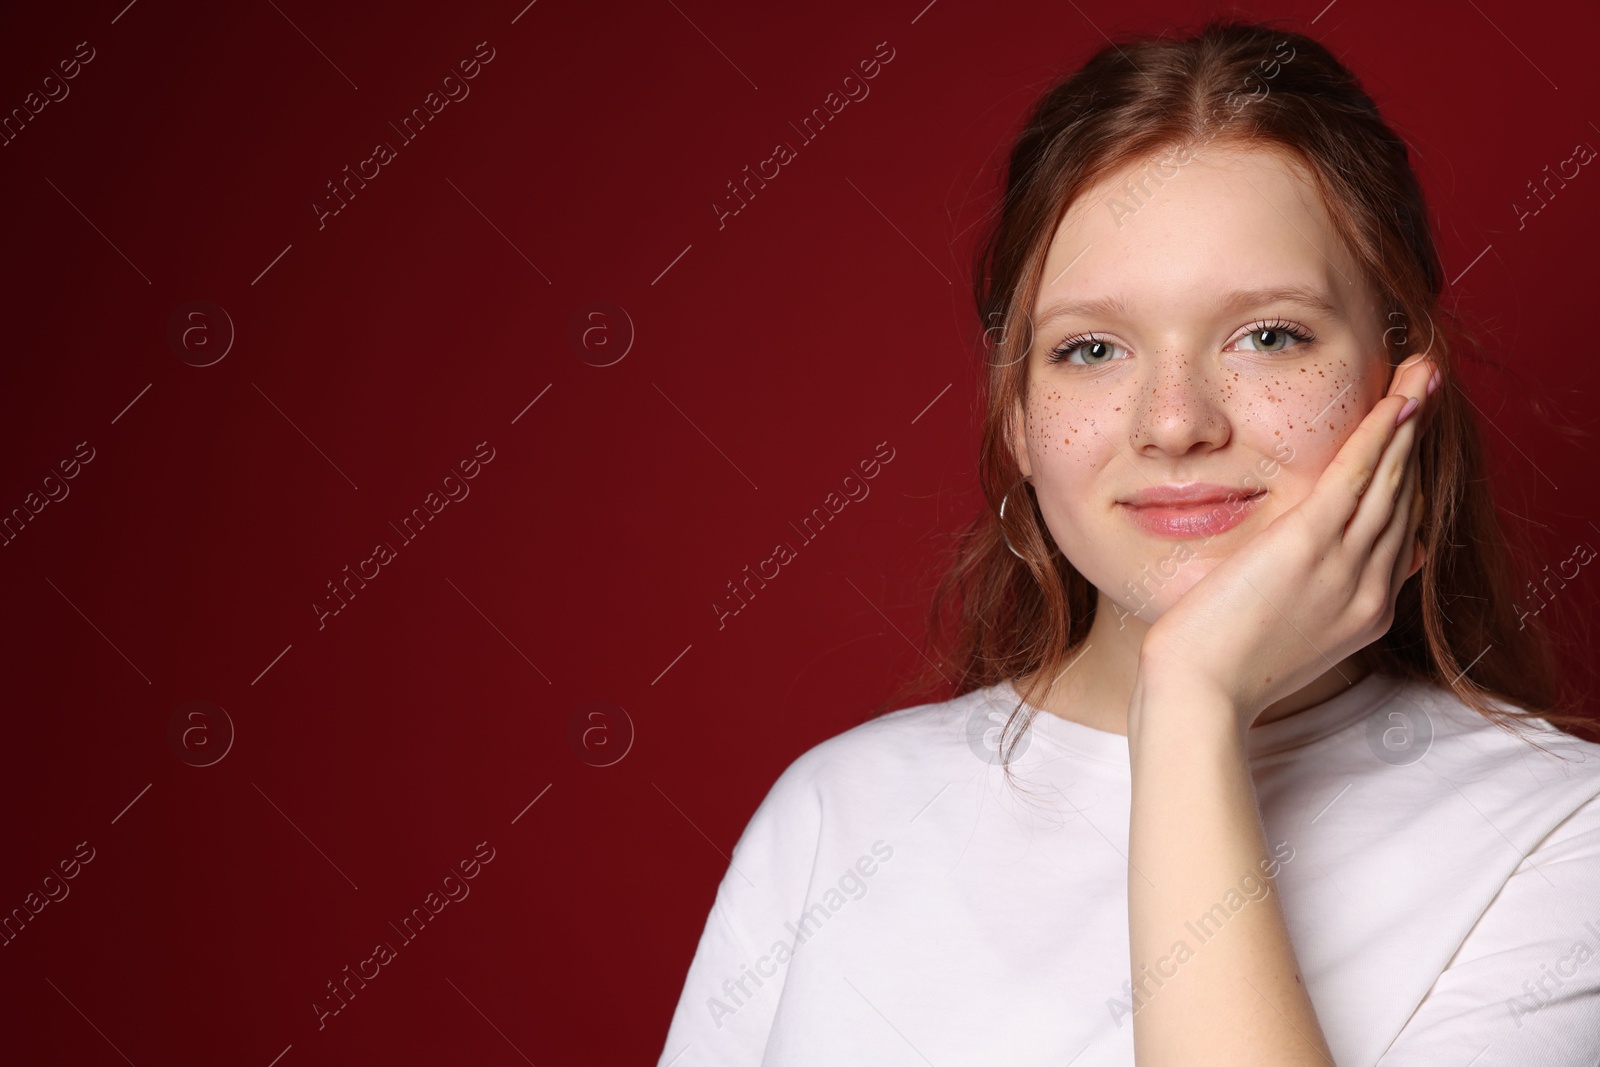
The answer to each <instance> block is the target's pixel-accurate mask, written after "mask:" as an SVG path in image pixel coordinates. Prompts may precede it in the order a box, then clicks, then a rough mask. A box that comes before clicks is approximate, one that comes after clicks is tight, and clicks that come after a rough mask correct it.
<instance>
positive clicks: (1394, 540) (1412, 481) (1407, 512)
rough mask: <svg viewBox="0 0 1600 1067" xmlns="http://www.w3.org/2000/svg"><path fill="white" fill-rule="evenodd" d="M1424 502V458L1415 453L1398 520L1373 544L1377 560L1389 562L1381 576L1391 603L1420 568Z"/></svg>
mask: <svg viewBox="0 0 1600 1067" xmlns="http://www.w3.org/2000/svg"><path fill="white" fill-rule="evenodd" d="M1422 504H1423V501H1422V461H1421V460H1420V459H1418V458H1417V457H1416V456H1414V455H1413V456H1412V458H1411V460H1410V461H1409V462H1408V463H1407V464H1406V477H1405V482H1404V484H1403V485H1401V487H1400V502H1399V503H1398V505H1397V506H1396V509H1395V516H1394V521H1393V522H1392V523H1391V524H1390V525H1389V526H1388V527H1386V528H1385V529H1384V531H1383V533H1382V534H1380V535H1379V537H1378V541H1377V544H1376V545H1375V546H1374V548H1373V561H1374V563H1375V564H1377V563H1378V562H1379V561H1380V560H1381V561H1386V562H1387V566H1384V567H1383V568H1382V578H1381V579H1380V580H1381V581H1382V582H1384V586H1383V588H1384V590H1385V592H1386V593H1387V594H1388V596H1389V601H1388V602H1389V604H1390V605H1391V606H1392V605H1393V604H1394V601H1395V598H1396V597H1398V596H1399V594H1400V587H1401V586H1402V585H1404V584H1405V582H1406V580H1407V579H1408V578H1410V577H1411V575H1412V574H1414V573H1415V572H1416V562H1417V561H1416V555H1417V552H1416V546H1417V528H1418V526H1419V525H1420V523H1421V520H1422V511H1423V506H1422Z"/></svg>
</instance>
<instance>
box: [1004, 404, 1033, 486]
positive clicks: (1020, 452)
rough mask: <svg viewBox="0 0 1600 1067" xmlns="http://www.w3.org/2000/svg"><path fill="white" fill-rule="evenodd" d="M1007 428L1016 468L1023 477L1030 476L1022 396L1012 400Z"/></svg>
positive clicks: (1026, 425)
mask: <svg viewBox="0 0 1600 1067" xmlns="http://www.w3.org/2000/svg"><path fill="white" fill-rule="evenodd" d="M1007 430H1008V434H1009V437H1010V441H1011V455H1012V457H1013V458H1014V459H1015V460H1016V461H1017V468H1018V469H1019V470H1020V471H1021V472H1022V476H1023V477H1024V478H1031V477H1032V476H1033V463H1032V462H1031V458H1030V457H1029V455H1028V423H1027V419H1026V417H1025V415H1024V413H1023V398H1022V397H1021V396H1018V397H1017V398H1016V400H1014V401H1012V404H1011V414H1010V418H1009V419H1008V421H1007Z"/></svg>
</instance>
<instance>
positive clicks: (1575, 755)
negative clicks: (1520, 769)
mask: <svg viewBox="0 0 1600 1067" xmlns="http://www.w3.org/2000/svg"><path fill="white" fill-rule="evenodd" d="M1487 703H1488V704H1489V705H1490V706H1491V707H1492V708H1495V709H1496V710H1498V711H1499V712H1501V713H1503V714H1504V715H1505V716H1506V721H1505V722H1504V723H1503V724H1502V723H1497V722H1494V721H1491V720H1490V719H1488V718H1486V717H1485V716H1483V715H1480V714H1479V713H1478V712H1477V711H1475V710H1474V709H1473V708H1472V707H1471V706H1470V705H1469V704H1467V703H1466V701H1464V700H1462V699H1461V698H1460V697H1459V696H1457V695H1456V694H1455V693H1454V692H1453V691H1452V690H1450V689H1447V688H1445V687H1443V686H1439V685H1434V684H1431V683H1427V682H1420V681H1414V680H1406V681H1402V682H1401V683H1400V684H1399V685H1398V687H1397V688H1396V689H1395V691H1394V695H1393V697H1392V698H1391V700H1390V710H1391V711H1393V710H1394V709H1395V708H1396V707H1398V708H1399V709H1400V710H1401V711H1402V712H1407V711H1416V712H1420V716H1418V717H1416V718H1415V719H1414V725H1415V727H1416V728H1417V729H1419V730H1421V731H1423V732H1424V733H1425V734H1427V735H1428V737H1429V738H1431V744H1432V745H1442V746H1444V747H1446V748H1447V749H1449V750H1450V751H1452V752H1454V753H1455V754H1457V755H1458V756H1459V757H1461V758H1467V759H1472V760H1475V761H1477V762H1479V763H1481V764H1482V765H1483V766H1484V767H1485V769H1488V768H1491V767H1504V766H1508V765H1512V764H1520V763H1528V762H1529V761H1531V765H1532V766H1537V767H1540V768H1547V769H1549V770H1551V771H1553V772H1554V773H1557V774H1560V775H1561V776H1563V777H1569V776H1578V777H1582V778H1586V779H1591V780H1595V781H1596V782H1597V783H1600V744H1597V743H1595V742H1593V741H1587V740H1584V739H1583V738H1581V737H1577V736H1575V735H1573V734H1569V733H1567V732H1565V731H1564V730H1560V729H1557V728H1556V727H1555V726H1552V725H1551V724H1550V723H1549V722H1547V721H1545V720H1544V719H1542V718H1539V717H1538V716H1537V715H1535V714H1533V713H1530V712H1529V711H1528V710H1527V709H1524V708H1521V707H1519V706H1517V705H1516V704H1513V703H1511V702H1509V701H1506V700H1502V699H1498V698H1489V699H1488V700H1487ZM1419 740H1427V738H1419Z"/></svg>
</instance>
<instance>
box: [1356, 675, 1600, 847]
mask: <svg viewBox="0 0 1600 1067" xmlns="http://www.w3.org/2000/svg"><path fill="white" fill-rule="evenodd" d="M1488 703H1489V704H1490V705H1491V706H1492V707H1494V708H1496V709H1497V710H1499V711H1501V712H1503V713H1506V714H1508V715H1513V716H1517V717H1516V718H1514V719H1510V720H1508V721H1507V722H1506V723H1505V724H1501V723H1497V722H1494V721H1491V720H1490V719H1488V718H1486V717H1485V716H1483V715H1480V714H1479V713H1478V712H1477V711H1475V710H1473V708H1472V707H1471V706H1470V705H1468V704H1467V703H1466V702H1465V701H1463V700H1462V699H1461V698H1460V697H1458V696H1457V695H1456V694H1455V693H1454V692H1452V691H1451V690H1449V689H1446V688H1443V687H1441V686H1437V685H1432V684H1428V683H1425V682H1418V681H1405V682H1403V683H1402V684H1401V685H1400V686H1398V687H1397V688H1396V690H1395V692H1394V695H1393V696H1392V698H1391V699H1390V701H1389V702H1388V703H1387V704H1386V705H1385V706H1384V708H1381V709H1380V712H1381V713H1384V714H1388V715H1393V714H1395V713H1397V712H1398V713H1399V714H1400V716H1401V717H1402V718H1403V719H1405V720H1406V728H1407V729H1410V730H1414V731H1415V733H1416V736H1415V738H1414V741H1415V746H1416V752H1415V755H1414V758H1407V759H1405V760H1402V761H1400V762H1399V764H1398V769H1399V770H1401V771H1403V772H1410V774H1409V775H1402V776H1398V777H1409V779H1410V780H1411V783H1412V789H1413V790H1414V791H1418V792H1420V793H1425V794H1427V795H1429V796H1434V797H1436V798H1437V799H1438V801H1439V802H1440V803H1447V804H1451V805H1458V804H1461V803H1462V802H1465V803H1466V805H1468V806H1469V807H1470V809H1471V811H1472V813H1473V814H1472V820H1473V821H1482V820H1487V821H1488V822H1489V823H1490V824H1491V825H1492V826H1495V827H1498V828H1500V830H1501V831H1503V832H1504V833H1505V834H1508V835H1510V839H1511V840H1514V841H1517V842H1518V843H1520V844H1521V845H1522V846H1523V847H1525V848H1532V847H1534V846H1535V845H1536V844H1537V843H1538V841H1540V840H1542V839H1543V837H1544V836H1545V835H1546V834H1548V833H1549V832H1550V831H1551V830H1553V829H1554V828H1555V827H1556V826H1557V825H1558V824H1561V823H1563V822H1565V821H1567V820H1568V819H1569V817H1570V818H1571V819H1572V823H1570V824H1569V825H1568V826H1567V827H1566V831H1565V832H1572V831H1574V830H1577V829H1579V827H1580V824H1586V825H1589V826H1595V827H1600V805H1597V804H1592V803H1589V802H1590V801H1591V800H1593V799H1594V798H1595V797H1596V796H1600V744H1596V743H1595V742H1592V741H1587V740H1584V739H1583V738H1581V737H1577V736H1575V735H1573V734H1569V733H1567V732H1565V731H1563V730H1559V729H1557V728H1556V727H1554V726H1552V725H1551V724H1550V723H1548V722H1547V721H1545V720H1544V719H1542V718H1538V717H1537V716H1534V715H1532V714H1529V713H1528V712H1527V711H1526V709H1523V708H1520V707H1518V706H1516V705H1515V704H1512V703H1509V702H1506V701H1503V700H1499V699H1491V700H1489V701H1488ZM1397 721H1398V720H1397ZM1368 728H1369V734H1368V741H1369V742H1371V741H1372V740H1373V738H1374V734H1373V732H1372V731H1373V724H1371V723H1369V724H1368ZM1374 750H1375V751H1376V749H1374ZM1390 769H1396V768H1390ZM1388 777H1389V780H1391V781H1394V780H1395V779H1396V777H1397V776H1393V775H1390V776H1388Z"/></svg>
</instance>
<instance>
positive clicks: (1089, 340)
mask: <svg viewBox="0 0 1600 1067" xmlns="http://www.w3.org/2000/svg"><path fill="white" fill-rule="evenodd" d="M1121 347H1122V346H1121V345H1116V344H1112V343H1111V342H1110V341H1102V340H1100V339H1099V338H1097V337H1094V336H1092V335H1084V336H1081V337H1069V338H1067V339H1066V340H1065V341H1062V342H1061V343H1060V344H1059V345H1057V346H1056V347H1055V348H1053V349H1051V350H1050V352H1049V354H1048V355H1046V356H1045V357H1044V358H1045V362H1046V363H1073V364H1076V365H1078V366H1081V367H1093V366H1097V365H1099V364H1101V363H1110V362H1111V361H1112V359H1113V355H1112V353H1114V352H1116V351H1118V350H1119V349H1121ZM1074 356H1080V357H1081V358H1077V359H1074V358H1073V357H1074Z"/></svg>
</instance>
